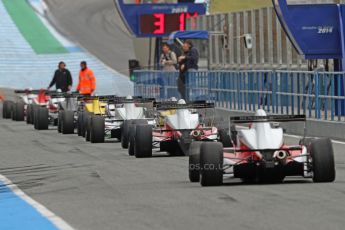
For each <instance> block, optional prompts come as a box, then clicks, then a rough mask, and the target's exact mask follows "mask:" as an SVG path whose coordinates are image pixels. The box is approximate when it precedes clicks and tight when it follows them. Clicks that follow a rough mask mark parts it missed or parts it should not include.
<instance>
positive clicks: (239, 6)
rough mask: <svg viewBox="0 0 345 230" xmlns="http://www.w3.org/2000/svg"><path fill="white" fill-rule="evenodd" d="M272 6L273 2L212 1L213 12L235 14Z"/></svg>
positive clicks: (250, 0) (255, 0) (262, 0)
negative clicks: (235, 12)
mask: <svg viewBox="0 0 345 230" xmlns="http://www.w3.org/2000/svg"><path fill="white" fill-rule="evenodd" d="M266 6H272V1H271V0H211V12H212V13H219V12H234V11H241V10H247V9H257V8H261V7H266Z"/></svg>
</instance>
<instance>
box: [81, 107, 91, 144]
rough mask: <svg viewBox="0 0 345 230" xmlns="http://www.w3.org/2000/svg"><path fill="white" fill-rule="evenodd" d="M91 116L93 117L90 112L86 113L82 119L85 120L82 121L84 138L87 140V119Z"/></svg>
mask: <svg viewBox="0 0 345 230" xmlns="http://www.w3.org/2000/svg"><path fill="white" fill-rule="evenodd" d="M91 115H92V113H90V112H86V111H85V112H83V116H82V118H83V120H82V122H83V129H82V136H83V137H85V138H86V131H87V125H88V123H87V119H88V117H89V116H91Z"/></svg>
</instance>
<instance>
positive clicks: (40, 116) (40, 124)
mask: <svg viewBox="0 0 345 230" xmlns="http://www.w3.org/2000/svg"><path fill="white" fill-rule="evenodd" d="M36 115H37V119H36V123H37V124H36V127H37V128H36V129H37V130H47V129H48V126H49V111H48V109H47V108H43V107H38V108H37V111H36Z"/></svg>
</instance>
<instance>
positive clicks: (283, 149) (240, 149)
mask: <svg viewBox="0 0 345 230" xmlns="http://www.w3.org/2000/svg"><path fill="white" fill-rule="evenodd" d="M230 121H231V123H233V124H246V123H250V125H249V127H247V128H245V127H238V126H237V127H236V129H235V130H232V138H231V139H232V140H233V142H234V143H233V144H234V145H233V147H231V148H225V147H223V145H222V144H221V143H202V142H194V143H192V145H191V149H190V152H191V154H190V159H189V178H190V181H191V182H199V181H200V182H201V185H203V186H216V185H221V184H222V183H223V177H224V176H225V177H226V176H231V177H234V178H240V179H242V180H243V181H249V182H270V183H271V182H275V183H276V182H282V181H283V180H284V178H285V177H287V176H302V177H305V178H312V179H313V181H314V182H333V181H334V180H335V167H334V155H333V148H332V143H331V141H330V139H310V138H303V139H302V140H301V141H300V143H299V144H297V145H286V143H285V141H284V134H283V129H282V128H281V127H274V126H272V123H275V124H276V123H277V122H293V121H295V122H297V121H303V122H305V121H306V117H305V116H304V115H297V116H294V115H292V116H290V115H287V116H280V115H276V116H268V115H266V112H265V111H264V110H258V111H257V113H256V115H255V116H251V117H233V118H231V119H230Z"/></svg>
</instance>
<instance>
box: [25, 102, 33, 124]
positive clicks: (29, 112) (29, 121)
mask: <svg viewBox="0 0 345 230" xmlns="http://www.w3.org/2000/svg"><path fill="white" fill-rule="evenodd" d="M31 110H32V105H28V106H27V108H26V124H31V119H32V116H31Z"/></svg>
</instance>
